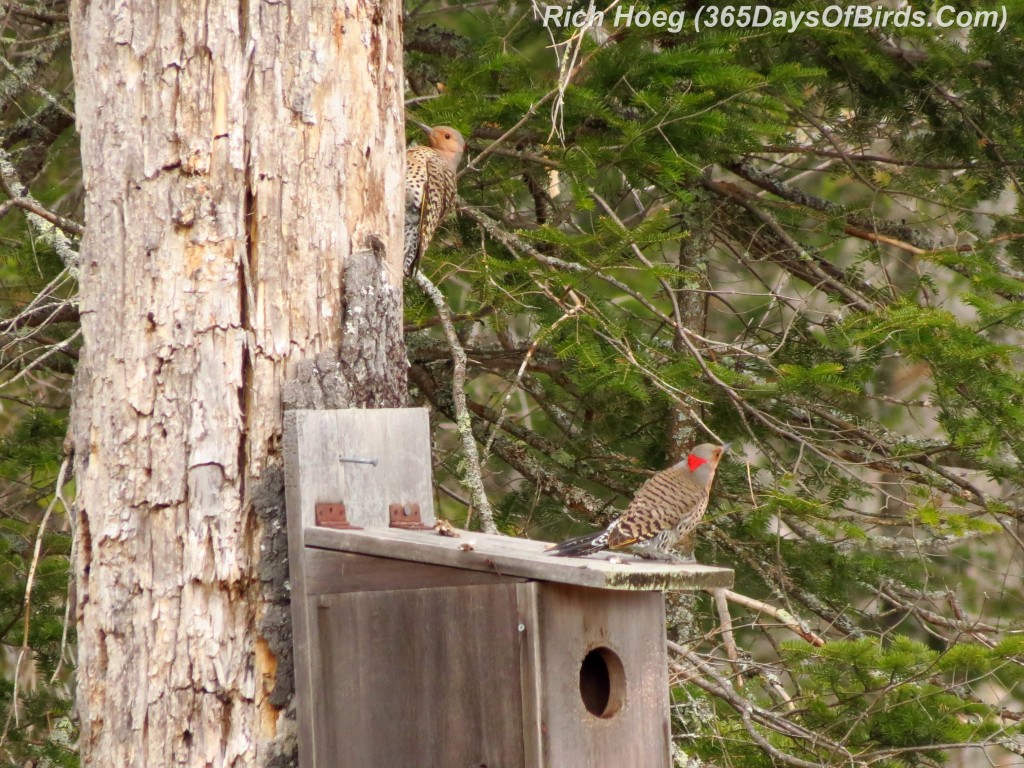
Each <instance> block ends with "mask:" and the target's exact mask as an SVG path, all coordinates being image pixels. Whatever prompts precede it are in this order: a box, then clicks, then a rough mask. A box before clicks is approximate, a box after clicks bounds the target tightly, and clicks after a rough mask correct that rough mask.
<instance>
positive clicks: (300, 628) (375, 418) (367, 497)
mask: <svg viewBox="0 0 1024 768" xmlns="http://www.w3.org/2000/svg"><path fill="white" fill-rule="evenodd" d="M342 459H356V460H357V461H355V462H353V461H343V460H342ZM363 462H367V463H363ZM370 462H373V463H370ZM430 467H431V464H430V420H429V418H428V415H427V411H426V409H424V408H379V409H372V410H364V409H346V410H331V411H324V410H319V411H311V410H291V411H285V414H284V482H285V501H286V503H287V507H288V515H287V516H288V561H289V575H290V580H291V589H292V631H293V640H292V643H293V647H294V652H295V694H296V700H297V710H298V711H297V714H298V722H299V727H298V730H299V760H300V764H301V765H302V766H303V768H316V761H315V756H316V754H317V745H316V741H315V739H316V733H315V728H314V723H315V715H316V713H315V711H314V706H315V705H314V702H315V701H316V696H317V695H318V694H319V690H318V687H319V686H320V685H321V684H322V672H323V670H322V668H321V659H320V657H319V654H318V653H317V652H316V650H315V648H314V645H315V643H316V638H317V637H319V636H320V627H319V617H318V615H317V614H318V611H317V609H316V608H315V607H314V606H315V601H316V600H317V598H316V597H314V596H312V595H311V594H310V590H309V586H310V585H309V584H308V583H307V581H308V579H307V576H308V574H307V568H308V567H309V558H308V557H307V553H308V551H307V546H306V541H305V531H306V529H307V528H313V527H314V526H315V525H316V516H315V512H316V505H317V504H319V503H326V504H339V503H340V504H344V505H345V509H346V512H347V516H348V521H349V523H350V524H351V525H357V526H361V527H363V528H387V527H388V524H389V515H388V507H389V505H390V504H413V503H414V504H419V507H420V516H421V519H422V521H423V523H424V525H428V526H431V525H433V524H434V497H433V487H432V483H431V469H430ZM332 554H333V553H332ZM335 556H340V555H336V554H335ZM319 768H324V766H320V767H319Z"/></svg>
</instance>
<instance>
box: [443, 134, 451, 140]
mask: <svg viewBox="0 0 1024 768" xmlns="http://www.w3.org/2000/svg"><path fill="white" fill-rule="evenodd" d="M444 137H445V138H446V139H450V138H451V137H452V135H451V134H450V133H446V134H445V135H444Z"/></svg>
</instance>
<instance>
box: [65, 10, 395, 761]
mask: <svg viewBox="0 0 1024 768" xmlns="http://www.w3.org/2000/svg"><path fill="white" fill-rule="evenodd" d="M400 13H401V6H400V5H399V4H398V3H396V2H390V3H389V2H375V1H374V0H355V1H354V2H352V3H351V4H343V3H340V2H337V3H335V2H330V1H328V2H322V3H308V2H282V3H246V2H228V1H227V0H211V1H210V2H208V3H202V4H188V3H185V4H180V5H179V4H174V3H172V4H166V3H163V2H159V0H128V2H115V0H73V2H72V4H71V19H72V34H73V59H74V67H75V80H76V90H77V119H78V124H79V130H80V132H81V143H82V164H83V172H84V179H85V187H86V193H87V194H86V224H87V232H86V235H85V238H84V241H83V244H82V268H81V313H82V329H83V334H84V339H85V349H84V351H83V355H82V358H81V367H80V369H79V372H78V377H77V381H76V388H75V400H74V415H73V429H74V446H75V454H76V465H75V466H76V475H77V487H78V496H77V514H76V524H77V536H78V540H77V541H78V543H77V557H76V562H75V568H76V575H77V586H78V590H77V594H78V605H77V608H78V643H79V670H78V707H79V711H80V714H81V723H82V738H81V751H82V759H83V765H87V766H146V768H159V767H160V766H165V765H187V766H255V765H286V764H287V762H288V760H287V755H288V754H289V749H290V747H289V734H290V733H291V731H290V729H289V727H288V724H287V722H286V718H285V717H284V712H285V707H286V704H287V701H286V699H287V697H282V696H281V695H279V693H278V694H277V695H274V694H272V692H273V691H275V685H276V677H277V675H278V673H279V670H278V665H279V661H280V658H279V656H280V654H279V652H278V650H279V647H280V643H275V642H274V641H273V640H272V639H270V638H268V637H266V636H265V633H264V632H262V631H261V628H262V627H264V626H265V621H264V620H265V614H266V611H267V606H266V603H265V600H264V597H265V590H264V588H263V586H262V585H261V582H260V573H261V570H260V558H261V551H263V550H264V549H265V548H264V547H261V543H262V542H263V540H264V536H265V531H264V530H263V528H264V522H263V520H264V519H263V518H261V517H259V516H258V515H256V514H255V513H254V498H257V497H259V498H261V499H262V502H256V503H263V504H264V505H267V504H268V503H270V502H268V501H267V493H268V489H271V490H270V491H269V492H271V493H273V489H274V488H279V486H280V483H279V480H275V478H279V471H278V469H277V462H278V444H279V438H280V428H281V389H282V384H283V382H284V379H285V376H286V374H287V373H288V370H289V367H290V366H291V365H292V364H293V363H295V362H297V361H298V360H301V359H306V358H314V357H316V356H317V355H320V356H321V357H322V358H323V357H324V353H326V352H329V351H334V352H336V353H337V354H336V355H327V356H326V358H330V359H336V360H337V363H336V366H335V370H334V371H333V374H334V377H333V379H332V381H333V384H332V387H331V391H330V394H331V401H332V404H334V405H343V404H350V405H366V406H373V405H376V406H389V405H400V404H402V402H403V400H404V396H405V354H404V347H403V343H402V335H401V334H402V329H401V260H402V256H401V252H402V247H401V246H402V240H401V238H402V224H401V215H402V203H401V200H402V193H401V189H402V185H403V179H402V151H401V149H402V145H403V143H404V142H403V140H402V133H403V126H402V110H401V103H402V100H401V91H402V89H401V84H402V75H401V73H402V61H401V41H400ZM278 687H280V686H278Z"/></svg>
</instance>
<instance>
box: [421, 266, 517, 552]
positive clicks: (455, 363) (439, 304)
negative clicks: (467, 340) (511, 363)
mask: <svg viewBox="0 0 1024 768" xmlns="http://www.w3.org/2000/svg"><path fill="white" fill-rule="evenodd" d="M415 279H416V284H417V285H419V287H420V288H422V289H423V292H424V293H425V294H427V297H428V298H429V299H430V300H431V301H432V302H433V304H434V307H435V308H436V309H437V315H438V317H439V318H440V320H441V328H442V329H443V330H444V336H445V338H446V339H447V340H448V346H449V347H451V350H452V400H453V401H454V404H455V428H456V429H457V430H458V433H459V437H461V438H462V448H463V451H465V454H466V471H465V472H464V473H463V478H462V484H463V485H464V486H465V487H466V489H467V490H468V491H469V492H470V493H471V494H472V496H473V504H474V506H476V508H477V509H478V510H479V512H480V520H481V522H482V524H483V529H484V532H485V533H498V526H496V525H495V524H494V511H493V510H492V509H491V503H490V502H489V501H488V500H487V494H486V493H485V492H484V479H483V472H482V471H481V467H480V454H479V452H478V451H477V447H476V440H475V439H474V438H473V422H472V419H471V418H470V415H469V409H468V408H467V407H466V350H464V349H463V348H462V343H461V342H460V341H459V334H458V333H457V332H456V330H455V324H454V323H453V322H452V313H451V310H450V309H448V304H447V303H446V302H445V300H444V294H442V293H441V291H440V290H439V289H438V287H437V286H436V285H434V284H433V283H432V282H431V281H430V278H428V277H427V276H426V275H425V274H423V272H417V273H416V278H415Z"/></svg>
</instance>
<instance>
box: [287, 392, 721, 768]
mask: <svg viewBox="0 0 1024 768" xmlns="http://www.w3.org/2000/svg"><path fill="white" fill-rule="evenodd" d="M284 437H285V477H286V488H287V503H288V539H289V558H290V568H291V588H292V616H293V621H294V644H295V676H296V696H297V713H298V721H299V765H300V766H301V768H328V766H329V767H330V768H604V767H605V766H607V768H624V767H628V768H668V766H669V739H670V730H669V708H668V679H667V659H666V648H665V617H664V600H663V590H666V589H700V588H705V587H726V586H730V585H731V583H732V571H730V570H728V569H724V568H713V567H708V566H702V565H673V564H664V563H649V562H645V561H641V560H635V559H634V558H631V557H629V556H626V557H623V558H622V560H623V562H621V563H618V562H611V561H609V560H608V559H607V556H604V557H602V556H591V557H588V558H556V557H552V556H550V555H548V554H546V553H545V546H546V545H545V544H544V543H543V542H537V541H528V540H524V539H516V538H510V537H504V536H487V535H484V534H477V533H470V532H465V531H460V532H458V534H459V535H458V536H455V537H453V536H445V535H441V534H440V533H439V532H438V531H437V530H434V528H433V525H434V508H433V493H432V488H431V472H430V466H431V464H430V436H429V425H428V419H427V414H426V412H425V411H424V410H422V409H382V410H344V411H290V412H288V413H287V414H286V417H285V431H284Z"/></svg>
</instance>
